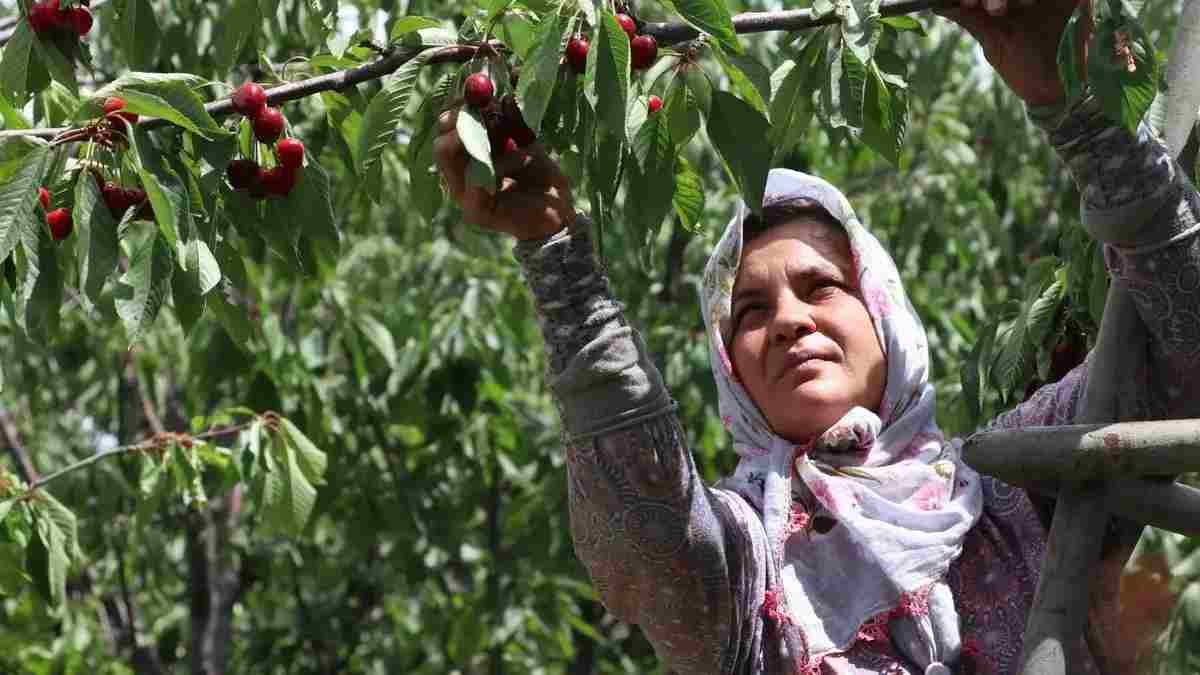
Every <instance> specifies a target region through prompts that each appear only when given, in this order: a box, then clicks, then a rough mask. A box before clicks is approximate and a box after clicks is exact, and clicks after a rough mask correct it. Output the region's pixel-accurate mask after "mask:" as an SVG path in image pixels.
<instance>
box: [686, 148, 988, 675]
mask: <svg viewBox="0 0 1200 675" xmlns="http://www.w3.org/2000/svg"><path fill="white" fill-rule="evenodd" d="M803 200H807V201H808V202H809V203H810V204H814V205H819V206H821V207H823V208H824V209H825V210H826V211H827V212H828V213H829V214H830V215H832V216H833V218H834V219H836V220H837V221H838V222H840V223H841V224H842V226H843V227H844V228H845V230H846V233H847V235H848V237H849V240H850V250H851V254H852V258H853V264H854V274H855V275H856V276H857V280H858V286H859V289H860V291H861V297H862V298H863V301H864V303H865V304H866V307H867V310H868V312H869V313H870V315H871V318H872V321H873V323H874V326H875V331H876V334H877V335H878V337H879V342H880V344H881V345H882V347H883V352H884V356H885V358H886V360H887V387H886V390H885V392H884V395H883V400H882V403H881V405H880V414H876V413H875V412H872V411H870V410H866V409H864V408H860V407H856V408H854V409H852V410H850V411H849V412H848V413H847V414H846V415H845V416H844V417H843V418H842V419H841V420H840V421H838V422H837V423H836V424H834V425H833V426H832V427H831V428H830V429H829V430H828V431H827V432H825V434H823V435H822V436H821V437H820V438H819V439H817V440H816V442H814V443H812V444H810V445H808V446H803V447H797V446H796V444H795V443H792V442H790V441H788V440H786V439H784V438H782V437H781V436H778V435H776V434H775V433H774V432H773V431H772V430H771V427H770V425H769V424H768V423H767V420H766V418H765V417H764V416H763V413H762V411H761V410H759V408H758V407H757V406H756V405H755V404H754V402H753V401H752V400H751V399H750V395H749V394H748V393H747V391H746V390H745V389H744V388H743V387H742V385H741V384H740V383H739V382H738V380H737V378H736V376H735V375H734V373H733V366H732V364H731V362H730V360H729V355H728V352H727V346H728V345H729V341H730V340H731V321H730V310H731V307H730V301H731V295H732V293H733V286H734V282H735V280H736V278H737V270H738V266H739V264H740V262H741V256H742V243H743V242H742V228H743V223H744V221H745V219H746V217H747V216H748V215H749V213H750V211H749V209H748V208H747V207H746V205H745V204H744V203H741V202H739V204H738V210H737V214H736V216H735V217H734V218H733V220H732V221H730V223H729V225H728V226H727V227H726V229H725V233H724V235H723V236H722V237H721V240H720V242H719V243H718V244H717V247H716V249H715V250H714V251H713V254H712V256H711V257H710V258H709V260H708V265H707V266H706V268H705V274H704V284H703V288H702V290H701V300H702V303H701V307H702V308H703V310H702V311H703V313H704V322H705V326H706V328H707V333H708V339H709V360H710V363H711V366H712V370H713V374H714V376H715V378H716V381H717V389H718V392H719V395H720V411H721V418H722V421H723V422H724V424H725V427H726V428H727V429H728V430H729V431H730V433H732V434H733V445H734V449H735V450H736V451H737V452H738V454H739V455H741V461H740V462H739V464H738V466H737V469H736V470H735V472H734V474H733V475H732V476H730V477H728V478H726V479H725V480H724V481H722V484H721V487H726V488H729V489H732V490H735V491H737V492H738V493H739V494H741V495H743V496H744V497H745V498H746V499H747V500H749V501H750V502H751V503H752V504H753V505H754V507H755V508H756V509H757V512H758V514H759V516H760V517H761V519H762V525H763V527H764V529H765V532H766V536H767V541H768V542H769V543H770V548H771V549H772V550H771V551H770V552H769V554H770V556H771V560H770V561H768V564H769V565H772V566H773V572H774V573H772V574H771V575H770V577H771V578H773V579H777V580H778V582H777V583H776V584H775V587H773V588H767V589H766V590H765V594H764V596H763V597H762V598H761V599H760V601H761V603H762V606H763V613H764V616H765V617H766V618H767V620H768V621H769V622H771V623H773V624H774V626H773V628H774V629H775V631H776V635H778V636H779V637H780V638H781V639H780V640H779V645H778V646H779V649H780V650H781V651H782V652H783V658H785V659H786V660H787V661H788V662H791V663H793V664H794V668H795V669H796V670H797V671H798V672H801V673H804V672H815V671H816V670H817V669H818V668H819V665H820V663H821V661H822V660H823V659H824V658H826V657H828V656H829V655H831V654H836V653H838V652H841V651H845V650H846V649H848V648H849V647H850V646H851V645H852V644H853V643H854V642H855V641H856V640H858V639H864V640H872V639H882V637H883V636H884V635H885V634H886V632H890V633H891V636H892V637H893V638H894V639H895V641H896V643H897V644H898V645H899V646H900V647H901V649H903V651H904V652H905V654H906V656H908V657H909V658H910V659H911V660H912V661H913V662H914V663H916V664H918V665H920V666H921V667H922V668H926V669H927V671H926V672H929V673H942V672H948V671H947V670H946V669H945V666H944V665H942V664H943V663H953V662H954V661H955V660H957V658H958V652H959V646H960V645H959V632H958V614H957V612H956V610H955V608H954V600H953V597H952V596H951V594H950V591H949V589H948V587H946V585H945V583H944V582H943V581H942V577H943V576H944V575H945V573H946V570H947V568H948V567H949V565H950V562H951V561H952V560H954V559H955V558H956V557H958V555H959V554H960V552H961V550H962V541H963V537H964V536H965V535H966V533H967V531H968V530H970V528H971V527H972V526H973V525H974V524H975V522H976V520H977V519H978V518H979V514H980V511H981V509H982V491H981V488H980V482H979V476H978V475H977V474H976V473H975V472H974V471H973V470H971V469H970V468H969V467H968V466H966V465H965V464H964V463H963V462H962V460H961V458H960V453H959V447H958V445H956V444H952V443H950V442H947V441H946V439H945V438H944V437H943V435H942V432H941V430H940V429H939V428H938V426H937V423H936V421H935V420H934V412H935V410H936V406H935V404H934V390H933V386H932V385H930V384H929V372H928V371H929V348H928V343H927V342H926V339H925V331H924V328H923V327H922V325H921V321H920V319H919V318H918V317H917V315H916V312H915V311H914V310H913V308H912V305H911V304H910V303H909V301H908V297H907V296H906V295H905V293H904V289H903V286H902V285H901V282H900V275H899V273H898V272H897V270H896V265H895V263H894V262H893V261H892V258H891V256H890V255H888V253H887V252H886V251H885V250H884V249H883V247H882V245H880V243H879V241H878V240H877V239H876V238H875V237H874V236H873V235H871V233H870V232H868V231H867V230H866V228H865V227H863V225H862V224H861V223H860V222H859V220H858V218H857V217H856V216H855V215H854V211H853V210H852V209H851V208H850V204H849V202H848V201H847V200H846V197H845V195H843V194H842V193H841V191H839V190H838V189H837V188H835V187H833V186H832V185H830V184H829V183H828V182H826V181H824V180H821V179H820V178H816V177H813V176H809V175H807V174H803V173H800V172H797V171H791V170H787V169H775V170H773V171H771V173H770V175H769V178H768V180H767V188H766V198H765V200H764V202H765V204H767V205H770V204H776V203H789V202H794V201H803ZM793 477H799V479H800V480H793ZM830 519H832V521H831V520H830ZM830 522H832V523H833V525H832V528H831V529H827V528H826V526H827V525H828V524H829V523H830ZM823 530H824V532H823V533H822V531H823Z"/></svg>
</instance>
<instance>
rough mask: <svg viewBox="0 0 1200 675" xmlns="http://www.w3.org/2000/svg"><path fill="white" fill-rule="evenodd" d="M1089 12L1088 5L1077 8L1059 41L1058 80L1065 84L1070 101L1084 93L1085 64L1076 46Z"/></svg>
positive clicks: (1064, 87)
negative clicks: (1082, 74)
mask: <svg viewBox="0 0 1200 675" xmlns="http://www.w3.org/2000/svg"><path fill="white" fill-rule="evenodd" d="M1088 11H1089V6H1088V5H1080V6H1079V7H1076V8H1075V12H1074V13H1073V14H1071V18H1069V19H1067V26H1066V28H1064V29H1063V33H1062V36H1061V37H1060V38H1059V40H1058V78H1059V80H1061V81H1062V83H1063V89H1064V90H1065V93H1066V95H1067V98H1069V99H1075V98H1078V97H1079V96H1080V94H1082V93H1083V85H1084V82H1083V79H1082V78H1081V77H1080V74H1081V73H1083V64H1081V63H1080V62H1079V54H1078V52H1077V51H1076V50H1075V44H1076V43H1077V42H1078V41H1079V31H1080V30H1082V26H1083V21H1084V17H1085V16H1086V14H1087V12H1088Z"/></svg>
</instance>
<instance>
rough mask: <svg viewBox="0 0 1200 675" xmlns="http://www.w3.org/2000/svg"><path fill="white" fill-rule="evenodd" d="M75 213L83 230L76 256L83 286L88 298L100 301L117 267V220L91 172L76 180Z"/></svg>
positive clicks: (78, 224) (77, 245) (76, 219)
mask: <svg viewBox="0 0 1200 675" xmlns="http://www.w3.org/2000/svg"><path fill="white" fill-rule="evenodd" d="M72 215H74V217H75V227H76V228H77V230H78V232H79V241H78V243H77V244H76V251H77V254H76V257H77V258H78V259H79V281H80V286H81V288H82V290H83V292H84V295H85V296H86V297H87V298H88V299H90V300H91V301H92V302H97V301H98V300H99V298H100V291H101V290H102V289H103V288H104V283H105V282H106V281H108V278H109V277H110V276H111V275H112V273H113V271H115V270H116V268H117V257H118V244H117V222H116V220H114V219H113V216H112V213H111V212H110V211H109V210H108V207H107V206H105V204H104V202H103V201H101V198H100V188H98V187H96V181H94V180H92V179H91V177H90V176H88V175H87V174H84V175H82V176H81V177H80V179H79V180H77V181H76V182H75V209H74V211H73V214H72Z"/></svg>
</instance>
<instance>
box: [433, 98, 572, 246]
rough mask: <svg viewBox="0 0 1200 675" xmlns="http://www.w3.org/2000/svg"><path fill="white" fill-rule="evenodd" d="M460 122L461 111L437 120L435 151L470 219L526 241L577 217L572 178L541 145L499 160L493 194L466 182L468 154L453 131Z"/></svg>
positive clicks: (448, 183)
mask: <svg viewBox="0 0 1200 675" xmlns="http://www.w3.org/2000/svg"><path fill="white" fill-rule="evenodd" d="M457 123H458V110H457V109H453V110H448V111H446V112H444V113H442V116H441V117H440V118H438V133H439V136H438V138H437V140H436V141H434V145H433V154H434V158H435V159H436V161H437V164H438V168H439V169H440V170H441V173H442V178H443V180H444V181H445V184H446V188H447V190H448V192H449V193H450V197H451V199H453V200H454V201H456V202H458V205H459V206H460V207H462V210H463V216H464V218H465V219H466V220H467V222H469V223H471V224H474V225H479V226H480V227H483V228H485V229H489V230H495V231H497V232H507V233H508V234H511V235H513V236H514V237H516V238H517V239H521V240H526V239H544V238H546V237H549V236H550V235H552V234H554V233H556V232H558V231H560V230H562V229H563V228H564V227H567V226H568V225H570V224H571V223H573V222H574V221H575V215H576V212H575V203H574V199H573V198H572V196H571V185H570V182H569V181H568V180H567V177H566V176H565V175H563V172H562V169H560V168H559V166H558V164H557V163H556V162H555V161H554V160H552V159H550V157H549V156H548V155H547V154H546V151H545V149H544V148H543V147H542V146H541V144H540V143H534V144H532V145H528V146H526V147H524V148H518V149H516V150H513V151H511V152H508V153H506V154H505V155H504V156H502V157H498V158H496V160H495V168H496V174H497V175H498V176H499V177H500V187H499V189H497V190H496V192H495V193H494V194H489V193H488V191H487V190H484V189H483V188H481V187H478V186H468V185H467V182H466V175H467V165H468V163H469V161H470V157H469V155H468V154H467V150H466V148H465V147H464V146H463V143H462V140H461V139H459V137H458V132H457V131H456V130H455V125H456V124H457Z"/></svg>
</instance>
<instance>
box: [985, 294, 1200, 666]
mask: <svg viewBox="0 0 1200 675" xmlns="http://www.w3.org/2000/svg"><path fill="white" fill-rule="evenodd" d="M1141 330H1144V329H1143V328H1142V324H1141V323H1140V319H1138V317H1137V316H1136V308H1135V307H1134V305H1133V301H1132V299H1131V298H1130V297H1129V294H1128V293H1127V292H1126V291H1125V290H1124V288H1123V287H1122V286H1121V285H1120V284H1119V283H1118V282H1116V281H1115V280H1114V282H1113V283H1112V284H1111V285H1110V287H1109V291H1108V298H1107V302H1106V306H1105V310H1104V318H1103V319H1102V322H1101V326H1100V336H1099V339H1098V341H1097V343H1096V347H1095V349H1094V350H1093V353H1092V361H1091V363H1092V364H1093V366H1094V364H1120V363H1121V362H1122V359H1121V358H1120V356H1121V354H1122V353H1128V352H1129V351H1130V349H1136V348H1137V345H1138V344H1139V343H1140V340H1141V336H1140V335H1139V334H1137V331H1141ZM1128 375H1129V374H1128V373H1123V372H1121V369H1120V368H1113V369H1110V370H1103V371H1102V370H1101V369H1098V368H1095V367H1091V369H1090V370H1089V372H1088V380H1087V384H1086V390H1085V392H1084V401H1083V405H1082V407H1081V409H1080V413H1079V414H1078V415H1077V416H1076V420H1075V421H1076V422H1077V423H1078V424H1075V425H1070V426H1060V427H1039V428H1032V429H1022V430H1016V431H992V432H982V433H978V434H975V435H973V436H972V437H970V438H969V439H967V441H966V443H965V444H964V446H963V458H964V460H965V461H966V462H967V463H968V464H969V465H971V466H972V467H973V468H974V469H976V470H977V471H979V472H980V473H984V474H988V475H992V476H996V477H997V478H1000V479H1001V480H1005V481H1007V482H1010V483H1012V484H1014V485H1018V486H1021V487H1024V488H1026V489H1030V490H1032V491H1034V492H1037V493H1040V494H1044V495H1047V496H1051V497H1055V498H1056V499H1057V503H1056V505H1055V508H1054V519H1053V521H1052V523H1051V526H1050V534H1049V538H1048V540H1047V545H1046V557H1045V561H1044V563H1043V565H1042V571H1041V575H1040V577H1039V579H1038V586H1037V592H1036V594H1035V595H1034V602H1033V608H1032V609H1031V611H1030V613H1029V618H1028V621H1027V623H1026V626H1025V638H1024V648H1023V650H1022V654H1021V670H1020V672H1021V674H1022V675H1076V674H1077V673H1080V672H1083V664H1081V663H1078V662H1077V660H1078V659H1080V658H1081V655H1079V654H1078V652H1074V650H1075V648H1076V646H1077V645H1079V644H1081V641H1080V639H1081V637H1082V636H1083V631H1084V621H1085V619H1086V617H1087V610H1088V607H1089V603H1090V598H1091V593H1092V589H1093V585H1094V583H1095V580H1096V577H1097V576H1098V575H1097V571H1098V569H1099V562H1100V554H1101V544H1102V543H1103V541H1104V535H1105V531H1106V527H1107V524H1108V521H1109V517H1110V515H1118V516H1121V517H1124V518H1127V519H1129V520H1131V521H1133V522H1135V523H1143V524H1147V525H1153V526H1155V527H1160V528H1163V529H1166V530H1171V531H1174V532H1179V533H1181V534H1184V535H1187V536H1193V537H1194V536H1200V490H1197V489H1195V488H1191V487H1188V486H1186V485H1182V484H1180V483H1176V482H1174V481H1173V479H1170V480H1162V479H1161V478H1160V479H1159V480H1158V481H1154V480H1149V479H1147V478H1146V477H1148V476H1157V477H1167V478H1169V477H1171V476H1174V475H1177V474H1180V473H1184V472H1188V471H1198V470H1200V420H1169V421H1162V422H1121V421H1119V420H1118V419H1117V415H1118V412H1117V407H1116V401H1117V393H1118V392H1119V391H1120V388H1121V387H1122V386H1128V385H1129V383H1130V380H1129V379H1128ZM1112 592H1113V593H1116V592H1117V589H1115V588H1114V589H1112ZM1073 652H1074V653H1073ZM1096 656H1097V657H1102V655H1099V654H1097V655H1096ZM1099 661H1100V664H1099V665H1101V669H1102V670H1104V663H1103V658H1099ZM1105 675H1116V674H1115V673H1107V672H1106V673H1105Z"/></svg>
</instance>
